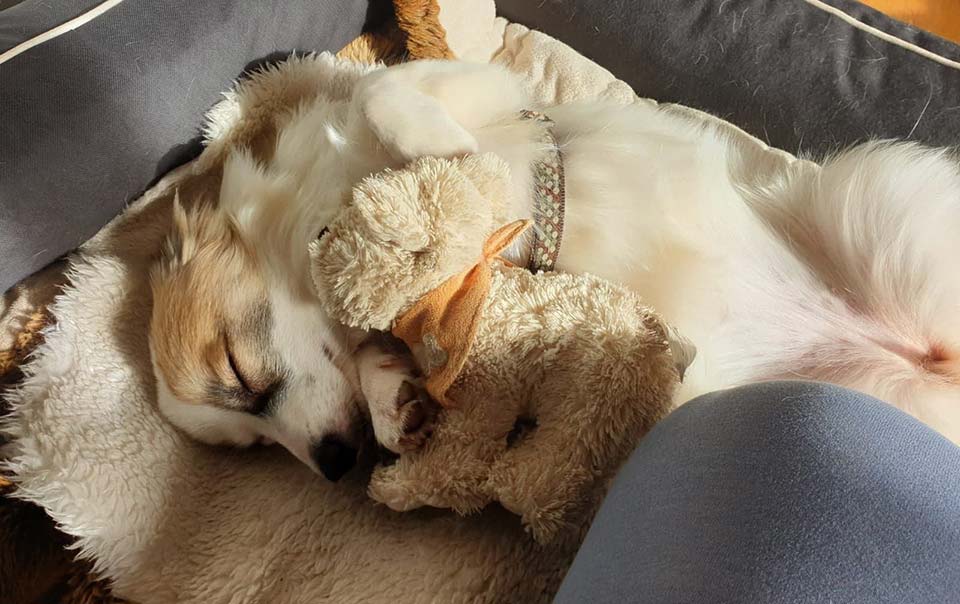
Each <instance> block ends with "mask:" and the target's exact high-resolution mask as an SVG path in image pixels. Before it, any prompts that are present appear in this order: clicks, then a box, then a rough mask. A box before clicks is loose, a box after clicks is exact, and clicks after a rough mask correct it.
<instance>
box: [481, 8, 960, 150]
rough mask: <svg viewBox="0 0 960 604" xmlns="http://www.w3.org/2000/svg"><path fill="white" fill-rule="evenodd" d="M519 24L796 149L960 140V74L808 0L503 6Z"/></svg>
mask: <svg viewBox="0 0 960 604" xmlns="http://www.w3.org/2000/svg"><path fill="white" fill-rule="evenodd" d="M828 3H829V5H831V6H832V7H834V8H837V9H840V10H841V11H843V12H844V13H846V14H848V15H849V16H851V17H853V18H855V19H856V20H858V21H860V22H862V23H864V24H866V25H870V26H872V27H875V28H877V29H880V30H882V31H884V32H887V33H888V34H891V35H893V36H895V37H897V38H900V39H902V40H905V41H907V42H910V43H912V44H915V45H918V46H920V47H922V48H924V49H926V50H928V51H930V52H933V53H935V54H937V55H940V56H941V57H943V58H945V59H948V60H953V61H960V47H957V46H956V45H954V44H952V43H950V42H948V41H946V40H943V39H940V38H937V37H936V36H933V35H931V34H928V33H924V32H922V31H919V30H917V29H915V28H912V27H909V26H907V25H905V24H903V23H900V22H898V21H896V20H893V19H890V18H888V17H886V16H884V15H883V14H881V13H879V12H877V11H874V10H872V9H869V8H867V7H866V6H864V5H862V4H860V3H859V2H854V1H852V0H828ZM497 8H498V10H499V12H500V13H501V14H502V15H503V16H505V17H507V18H508V19H511V20H514V21H517V22H519V23H523V24H525V25H528V26H530V27H533V28H536V29H539V30H541V31H543V32H545V33H548V34H550V35H552V36H554V37H556V38H559V39H560V40H563V41H564V42H566V43H567V44H569V45H571V46H572V47H573V48H575V49H576V50H578V51H579V52H581V53H582V54H584V55H586V56H587V57H589V58H591V59H593V60H594V61H596V62H597V63H599V64H600V65H603V66H604V67H606V68H607V69H609V70H610V71H611V72H613V74H614V75H616V76H617V77H618V78H620V79H622V80H624V81H626V82H627V83H629V84H630V85H631V86H633V87H634V88H635V89H636V91H637V92H638V93H639V94H640V95H641V96H645V97H650V98H653V99H656V100H658V101H661V102H671V103H680V104H683V105H688V106H691V107H696V108H698V109H702V110H704V111H707V112H708V113H712V114H714V115H717V116H719V117H722V118H724V119H727V120H729V121H731V122H733V123H734V124H737V125H738V126H740V127H741V128H743V129H745V130H747V131H748V132H750V133H751V134H753V135H754V136H757V137H758V138H760V139H762V140H764V141H766V142H767V143H769V144H771V145H773V146H775V147H779V148H781V149H785V150H787V151H790V152H792V153H797V152H798V151H799V152H803V153H812V154H814V155H820V154H823V153H826V152H830V151H835V150H837V149H838V148H841V147H845V146H848V145H851V144H854V143H856V142H860V141H863V140H866V139H870V138H909V139H911V140H917V141H922V142H925V143H928V144H931V145H956V144H958V143H960V69H958V68H957V67H956V66H954V67H949V66H946V65H942V64H939V63H937V62H935V61H934V60H931V59H929V58H926V57H924V56H921V54H918V53H917V52H913V51H910V50H907V49H905V48H902V47H899V46H897V45H895V44H892V43H890V42H886V41H884V40H882V39H880V38H879V37H877V36H876V35H873V34H869V33H867V32H865V31H863V30H861V29H858V28H856V27H854V26H853V25H851V24H850V23H848V22H846V21H844V20H843V19H841V18H840V17H838V16H837V15H834V14H830V13H828V12H826V11H825V10H823V9H821V8H817V7H816V6H815V5H813V4H810V3H807V2H804V1H803V0H777V1H776V2H772V1H770V0H544V1H540V0H534V1H531V0H498V2H497Z"/></svg>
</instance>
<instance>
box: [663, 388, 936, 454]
mask: <svg viewBox="0 0 960 604" xmlns="http://www.w3.org/2000/svg"><path fill="white" fill-rule="evenodd" d="M657 429H662V430H663V431H665V432H670V433H675V432H682V433H686V434H687V435H688V436H689V435H695V436H694V438H696V439H697V440H700V441H701V442H706V443H711V442H712V443H715V444H717V445H718V446H721V445H722V446H723V447H724V448H729V447H736V446H738V445H739V446H743V447H750V448H753V446H763V447H766V448H767V450H771V448H772V450H783V449H784V448H786V449H798V450H801V451H803V450H806V449H808V448H815V449H817V450H819V451H821V452H824V453H827V452H829V451H830V450H836V448H837V447H839V448H843V449H846V448H847V447H849V446H850V443H851V442H861V441H862V442H864V443H865V444H867V445H870V446H873V445H876V446H881V447H886V446H889V442H878V441H877V439H876V438H875V437H876V435H877V434H878V433H881V434H883V435H884V436H883V438H884V439H885V440H889V439H891V438H892V439H893V440H903V441H912V440H915V439H916V438H918V437H919V438H922V439H931V441H934V442H935V441H937V440H938V439H939V436H938V435H936V434H935V433H934V432H933V431H932V430H931V429H930V428H928V427H926V426H925V425H923V424H921V423H920V422H919V421H917V420H916V419H914V418H913V417H911V416H909V415H907V414H906V413H904V412H902V411H900V410H899V409H896V408H894V407H893V406H891V405H889V404H887V403H884V402H882V401H880V400H877V399H875V398H873V397H871V396H868V395H866V394H862V393H859V392H855V391H853V390H848V389H846V388H842V387H840V386H834V385H832V384H826V383H821V382H801V381H779V382H764V383H758V384H751V385H748V386H741V387H738V388H732V389H729V390H724V391H719V392H714V393H710V394H706V395H704V396H701V397H698V398H696V399H694V400H692V401H690V402H689V403H687V404H685V405H683V406H682V407H680V408H679V409H677V410H676V411H675V412H674V413H673V414H671V416H669V417H668V418H667V419H666V420H664V422H662V424H661V426H658V427H657ZM944 443H946V440H945V439H944Z"/></svg>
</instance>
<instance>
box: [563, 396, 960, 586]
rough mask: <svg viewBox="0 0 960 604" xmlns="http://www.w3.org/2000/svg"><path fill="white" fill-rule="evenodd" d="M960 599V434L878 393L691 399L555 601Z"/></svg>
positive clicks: (652, 445)
mask: <svg viewBox="0 0 960 604" xmlns="http://www.w3.org/2000/svg"><path fill="white" fill-rule="evenodd" d="M584 602H589V603H591V604H604V603H608V602H609V603H614V602H615V603H617V604H623V603H630V602H655V603H658V604H659V603H675V602H676V603H679V602H691V603H698V604H700V603H706V602H710V603H719V602H750V603H762V602H790V603H794V602H844V603H848V602H890V603H896V604H913V603H919V602H923V603H928V602H960V447H957V446H956V445H954V444H952V443H951V442H949V441H947V440H946V439H944V438H942V437H941V436H940V435H938V434H937V433H935V432H933V431H932V430H930V429H929V428H927V427H926V426H924V425H922V424H921V423H919V422H918V421H916V420H914V419H913V418H912V417H910V416H908V415H906V414H904V413H902V412H900V411H898V410H896V409H894V408H893V407H891V406H889V405H886V404H884V403H882V402H880V401H877V400H875V399H873V398H870V397H868V396H865V395H862V394H858V393H854V392H851V391H848V390H844V389H842V388H837V387H834V386H828V385H824V384H816V383H805V382H772V383H767V384H758V385H753V386H748V387H743V388H738V389H734V390H730V391H726V392H720V393H714V394H710V395H707V396H703V397H701V398H699V399H696V400H694V401H691V402H690V403H688V404H687V405H684V406H683V407H681V408H680V409H678V410H677V411H676V412H675V413H673V414H672V415H670V416H669V417H668V418H667V419H666V420H664V421H663V422H661V423H660V424H659V425H658V426H657V427H656V428H655V429H654V430H652V431H651V432H650V434H649V435H648V436H647V437H646V438H645V439H644V440H643V442H642V443H641V445H640V447H639V448H638V449H637V450H636V452H635V453H634V454H633V456H632V457H631V459H630V460H629V461H628V463H627V464H626V465H625V466H624V468H623V470H622V471H621V473H620V475H619V476H618V478H617V481H616V482H615V484H614V486H613V488H612V490H611V492H610V494H609V495H608V497H607V499H606V501H605V502H604V504H603V506H602V508H601V510H600V512H599V514H598V515H597V518H596V520H595V521H594V524H593V526H592V527H591V529H590V532H589V534H588V535H587V538H586V541H585V542H584V544H583V547H582V549H581V550H580V552H579V554H578V555H577V558H576V560H575V561H574V563H573V566H572V567H571V569H570V572H569V573H568V575H567V577H566V579H565V580H564V582H563V585H562V586H561V588H560V591H559V593H558V595H557V597H556V600H555V603H556V604H571V603H578V604H580V603H584Z"/></svg>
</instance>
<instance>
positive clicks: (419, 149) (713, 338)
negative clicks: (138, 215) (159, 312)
mask: <svg viewBox="0 0 960 604" xmlns="http://www.w3.org/2000/svg"><path fill="white" fill-rule="evenodd" d="M526 107H528V104H527V100H526V98H525V96H524V94H523V92H522V89H521V86H520V85H519V84H518V83H517V81H515V80H514V79H513V77H512V76H511V75H510V74H509V73H508V72H506V71H505V70H502V69H500V68H497V67H494V66H488V65H472V64H464V63H455V62H433V61H420V62H415V63H409V64H404V65H401V66H397V67H392V68H389V69H384V70H378V71H374V72H372V73H370V74H369V75H366V76H364V77H363V78H361V79H359V80H358V82H357V83H356V86H355V88H354V92H353V95H352V98H351V99H349V100H343V101H337V100H323V101H318V102H315V103H313V104H311V105H309V106H305V107H302V108H301V109H300V111H299V112H298V113H297V115H296V116H295V117H294V118H293V119H292V120H291V121H290V122H289V124H288V125H287V126H286V127H285V129H284V130H283V133H282V135H281V137H280V140H279V143H278V146H277V152H276V155H275V157H274V159H273V160H272V161H271V163H270V164H269V165H267V166H257V165H255V164H254V163H253V162H252V161H251V160H250V158H249V156H247V155H246V154H244V153H242V152H241V153H237V154H235V155H234V156H233V157H232V158H231V159H230V161H229V162H228V165H227V169H226V171H225V175H224V183H223V190H222V196H221V200H220V201H221V204H220V211H222V212H224V213H225V214H226V215H227V216H228V217H229V219H230V220H231V221H232V222H233V223H234V224H236V225H238V228H239V230H240V232H241V233H242V236H243V238H244V239H245V240H246V241H247V242H248V243H250V244H251V247H252V248H253V249H256V250H257V254H258V256H259V258H260V261H261V263H260V266H261V267H262V270H263V271H264V273H265V274H266V280H267V282H268V284H269V285H268V289H269V292H270V294H269V303H270V304H271V305H272V308H273V309H274V312H273V317H274V321H275V324H274V326H273V333H272V337H271V344H272V346H273V347H274V349H275V350H276V351H279V352H280V354H281V356H283V358H284V359H285V363H287V364H288V366H289V367H296V369H295V371H296V372H299V373H298V374H297V376H295V377H304V379H306V378H307V377H311V376H312V377H313V378H316V379H313V381H312V383H313V386H312V387H311V388H312V389H307V390H305V391H304V392H302V393H301V394H300V395H298V396H296V397H288V398H287V399H286V400H285V402H284V403H283V406H284V407H283V408H284V410H283V411H281V412H280V414H279V418H278V419H276V420H262V419H257V420H256V422H255V423H254V425H251V423H250V420H249V418H248V417H246V416H243V415H242V414H238V413H237V412H232V411H231V412H227V411H223V410H220V409H211V410H210V412H211V413H214V414H216V415H217V417H218V419H216V420H214V419H213V416H211V417H205V418H203V421H202V425H203V426H206V427H205V428H203V429H199V430H198V429H197V425H198V424H196V423H195V422H196V419H195V418H194V417H193V415H192V414H195V413H196V412H194V411H190V412H188V413H184V412H181V411H177V409H178V408H182V407H184V406H190V405H189V403H190V401H178V400H176V398H175V397H172V396H171V395H170V394H169V392H167V393H166V394H165V393H164V389H163V388H161V392H160V399H161V406H162V408H163V409H164V410H165V412H166V414H167V416H168V417H169V418H170V419H171V420H172V421H174V422H175V423H177V424H178V425H180V426H181V427H183V428H185V429H187V430H189V431H190V432H191V433H193V434H194V435H195V436H197V437H198V438H201V439H204V440H211V439H210V438H208V437H209V436H210V435H211V434H212V433H211V432H208V430H213V429H214V428H213V427H212V426H216V428H215V431H216V435H217V438H216V439H213V440H227V441H231V442H236V443H238V444H247V443H249V442H250V441H251V439H252V438H255V437H267V438H271V439H276V440H278V441H280V442H281V443H283V444H284V445H285V446H286V447H287V448H289V449H290V450H291V451H293V452H294V453H295V454H297V455H298V457H300V458H301V459H304V461H306V462H307V463H310V461H309V455H308V454H307V453H306V450H307V447H308V445H309V443H310V442H312V440H314V439H316V438H317V437H318V435H320V434H322V433H326V432H330V431H334V432H336V431H348V430H350V427H349V426H348V425H346V423H347V422H350V421H353V419H354V416H353V415H352V414H351V412H350V410H349V409H348V408H347V403H346V401H348V400H351V399H350V396H351V395H350V394H348V393H346V392H341V393H340V395H338V396H333V395H332V393H333V392H334V391H336V389H334V388H332V381H336V382H337V383H340V382H339V380H340V378H337V379H336V380H333V378H323V377H322V376H324V375H328V374H329V375H331V376H332V375H336V374H335V373H331V372H332V371H333V370H331V369H330V367H328V366H327V365H328V364H329V363H327V364H324V363H325V362H324V361H323V359H319V357H320V356H321V355H318V354H317V353H316V351H315V349H314V348H313V347H312V346H311V345H309V344H306V345H305V344H304V342H308V343H309V342H311V341H312V339H314V338H327V339H330V338H333V337H334V336H335V338H336V340H337V344H336V345H337V348H338V352H339V353H341V356H340V357H339V358H340V359H341V361H340V366H339V367H338V368H337V371H338V372H341V373H342V374H343V375H345V376H352V377H350V378H349V379H347V378H344V379H347V381H350V383H352V384H353V387H354V389H355V391H356V392H357V393H358V394H360V393H362V394H365V395H366V396H362V397H361V399H362V400H364V401H365V402H366V403H367V404H368V405H369V413H370V414H371V415H372V416H373V426H374V428H375V431H376V433H377V436H378V439H379V440H381V442H383V443H384V444H385V445H386V446H388V447H390V448H393V449H394V450H397V449H398V445H397V442H398V438H399V437H398V434H400V432H401V431H400V430H399V429H398V422H399V421H400V420H399V419H398V415H397V408H398V406H397V401H396V400H395V399H396V392H397V390H398V388H399V385H400V383H401V382H402V381H403V380H404V379H406V378H407V376H406V373H405V371H404V370H402V369H400V370H398V369H396V368H394V367H388V368H382V367H381V365H382V364H383V363H382V361H383V360H385V359H388V358H389V353H386V352H383V351H379V350H377V349H376V348H372V347H367V348H365V349H364V351H363V352H362V353H361V354H362V355H364V356H361V357H360V358H359V359H358V358H356V356H355V355H352V354H351V353H352V351H353V350H355V343H354V342H351V341H350V340H349V338H348V337H347V336H346V335H345V333H344V331H343V330H341V329H338V328H337V327H336V326H332V325H330V324H329V320H327V319H325V317H324V315H323V313H322V311H321V310H320V309H319V306H317V305H316V302H315V301H314V300H313V299H312V298H311V296H310V295H309V288H310V285H309V278H308V276H307V273H308V271H307V268H306V262H307V255H306V254H307V252H306V250H307V242H308V241H309V240H310V239H312V238H313V237H315V236H316V234H317V233H318V232H319V231H320V230H321V229H322V228H323V225H324V224H326V222H327V221H329V220H330V218H331V217H332V216H333V215H334V214H335V213H336V212H337V211H338V209H339V208H340V207H341V205H342V204H343V203H344V202H345V201H346V200H347V199H348V196H349V194H350V189H351V187H352V186H353V185H354V184H355V183H356V182H357V181H358V180H359V179H360V178H362V177H364V176H366V175H368V174H371V173H375V172H377V171H379V170H381V169H383V168H386V167H391V166H392V167H396V166H400V165H402V164H403V163H404V162H406V161H408V160H411V159H413V158H415V157H417V156H421V155H440V156H452V155H458V154H462V153H470V152H477V151H481V152H486V151H491V152H494V153H497V154H499V155H500V156H502V157H503V158H504V159H505V160H507V161H508V163H509V164H510V165H511V171H512V174H513V179H514V180H513V188H512V196H513V200H512V202H513V208H514V213H515V215H516V217H527V216H530V214H531V194H530V192H531V163H532V162H533V160H534V157H535V154H536V153H537V152H538V148H537V145H536V144H534V143H532V141H533V139H534V136H533V132H532V131H531V129H532V128H535V127H536V126H535V125H532V124H530V123H525V122H520V121H518V120H517V119H516V117H515V115H516V112H517V111H518V110H519V109H521V108H526ZM545 112H546V113H547V114H548V115H549V116H550V117H551V118H552V119H553V120H554V122H555V123H556V125H555V130H554V133H555V135H556V137H557V139H558V140H559V142H560V144H561V147H562V151H563V157H564V169H565V172H566V179H567V180H566V183H567V188H566V195H567V215H566V231H565V234H564V239H563V247H562V249H561V253H560V259H559V267H558V268H559V269H560V270H564V271H572V272H590V273H594V274H597V275H600V276H602V277H606V278H609V279H612V280H614V281H619V282H623V283H626V284H628V285H630V286H631V287H633V288H634V289H635V290H636V291H637V292H639V293H640V294H641V295H642V296H643V297H644V298H645V300H646V301H647V302H648V303H649V304H651V305H652V306H654V307H655V308H657V309H658V310H659V311H660V312H661V313H663V315H664V316H665V318H666V319H667V320H668V321H670V322H671V323H673V324H674V325H675V326H676V327H677V328H678V329H679V330H680V332H681V333H683V334H684V335H685V336H687V337H689V338H690V339H692V340H693V342H694V343H695V345H696V346H697V348H698V355H697V359H696V361H695V362H694V364H693V366H692V367H690V368H689V369H688V370H687V374H686V376H685V382H684V387H683V389H682V394H681V398H680V399H678V401H677V402H678V403H679V402H683V401H685V400H688V399H689V398H691V397H693V396H696V395H698V394H702V393H704V392H708V391H712V390H716V389H721V388H725V387H729V386H734V385H738V384H743V383H748V382H754V381H760V380H767V379H777V378H800V379H818V380H825V381H829V382H832V383H835V384H839V385H843V386H848V387H851V388H854V389H857V390H860V391H863V392H866V393H868V394H872V395H874V396H876V397H878V398H881V399H883V400H886V401H888V402H890V403H892V404H894V405H896V406H898V407H900V408H902V409H904V410H906V411H908V412H910V413H912V414H914V415H915V416H917V417H918V418H920V419H921V420H923V421H925V422H927V423H928V424H930V425H931V426H933V427H934V428H935V429H937V430H939V431H940V432H942V433H943V434H945V435H946V436H948V437H949V438H951V439H952V440H954V441H955V442H960V313H958V312H957V311H958V309H957V305H958V300H960V275H958V272H957V269H956V267H955V262H956V260H955V259H956V258H958V257H960V237H958V235H957V234H958V233H960V168H958V162H957V158H956V157H954V156H953V155H951V154H950V153H948V152H946V151H943V150H933V149H926V148H923V147H920V146H918V145H913V144H903V143H898V144H893V143H872V144H866V145H863V146H860V147H857V148H854V149H852V150H850V151H847V152H844V153H841V154H839V155H837V156H836V157H833V158H831V159H829V160H827V161H826V162H824V163H823V164H822V165H817V164H814V163H812V162H806V161H797V162H795V163H792V164H790V165H789V166H787V167H785V168H783V169H782V170H780V172H779V173H778V174H777V175H776V176H775V177H774V178H772V179H769V178H768V179H765V180H764V181H763V183H762V184H752V181H751V179H750V178H749V174H746V176H745V175H744V172H745V171H749V162H746V160H745V158H744V157H743V156H742V154H741V151H740V150H738V149H737V148H735V147H734V146H733V145H731V144H730V142H729V141H728V139H727V138H726V137H725V136H724V135H723V133H721V132H720V131H718V130H717V129H715V128H713V127H710V126H706V127H705V126H704V125H703V124H702V123H695V122H693V121H691V120H689V119H687V118H685V117H683V116H680V115H679V114H677V113H673V112H670V111H666V110H663V109H660V108H657V107H654V106H650V105H643V104H635V105H630V106H621V105H603V104H597V103H587V104H580V105H567V106H558V107H550V108H546V109H545ZM511 253H512V254H513V255H514V257H515V258H514V259H515V260H517V261H521V262H522V261H523V260H524V259H525V254H526V250H525V249H523V245H521V246H519V247H517V248H516V249H514V250H512V251H511ZM289 308H297V309H299V310H298V312H286V311H285V310H283V309H289ZM318 359H319V360H318ZM361 369H362V370H361ZM321 378H322V379H321ZM331 380H332V381H331ZM306 381H310V380H306ZM161 383H163V382H162V376H161ZM343 383H346V382H343ZM341 390H342V388H341ZM287 407H296V409H292V408H291V409H287ZM331 409H334V410H336V412H332V411H331ZM287 416H289V418H291V419H290V420H289V421H287V420H286V419H282V418H283V417H287ZM271 421H273V422H274V424H276V425H273V424H271ZM257 422H258V423H257ZM277 425H282V428H280V427H277Z"/></svg>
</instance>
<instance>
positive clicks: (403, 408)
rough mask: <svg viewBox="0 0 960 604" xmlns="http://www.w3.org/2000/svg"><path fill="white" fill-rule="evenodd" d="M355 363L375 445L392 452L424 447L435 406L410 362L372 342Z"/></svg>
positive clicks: (365, 346) (435, 410)
mask: <svg viewBox="0 0 960 604" xmlns="http://www.w3.org/2000/svg"><path fill="white" fill-rule="evenodd" d="M356 361H357V369H358V371H359V373H360V388H361V390H362V391H363V397H364V399H365V401H366V404H367V410H368V412H369V414H370V421H371V423H372V424H373V432H374V435H375V436H376V438H377V442H379V443H380V444H381V445H383V446H384V447H386V448H387V449H389V450H390V451H393V452H394V453H404V452H406V451H412V450H415V449H418V448H420V447H421V446H423V443H425V442H426V440H427V439H428V438H429V437H430V435H431V434H432V432H433V423H434V419H435V418H436V414H437V405H436V403H434V402H433V400H431V399H430V397H429V396H427V393H426V392H425V391H424V390H423V388H421V387H420V379H419V377H418V375H417V371H416V368H415V367H414V364H413V360H412V359H411V358H409V357H408V356H406V355H403V354H402V353H399V352H397V351H395V350H391V349H390V348H389V347H388V346H385V345H381V344H379V343H377V342H376V341H374V342H370V343H367V344H365V345H364V346H363V347H362V348H361V349H360V350H359V351H358V352H357V356H356Z"/></svg>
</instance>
